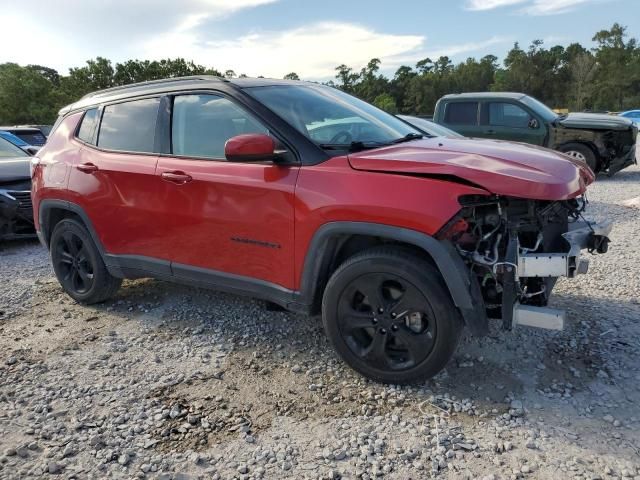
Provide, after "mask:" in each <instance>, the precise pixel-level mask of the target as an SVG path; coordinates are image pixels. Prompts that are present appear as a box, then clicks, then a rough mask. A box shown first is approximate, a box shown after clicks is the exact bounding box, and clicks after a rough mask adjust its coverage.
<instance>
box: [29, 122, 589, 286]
mask: <svg viewBox="0 0 640 480" xmlns="http://www.w3.org/2000/svg"><path fill="white" fill-rule="evenodd" d="M79 118H80V115H79V114H73V115H71V116H69V117H67V118H66V119H65V120H64V121H63V122H62V124H61V125H60V127H59V128H58V129H57V130H56V131H55V132H54V134H53V135H52V136H51V138H50V139H49V141H48V142H47V144H46V146H45V147H44V148H43V149H42V150H41V151H40V154H39V157H40V158H41V159H42V161H41V163H40V164H39V165H37V166H36V167H35V170H34V182H33V200H34V206H35V213H36V225H38V228H39V223H38V222H39V220H38V215H37V213H38V206H39V203H40V201H41V200H42V199H45V198H53V199H61V200H68V201H70V202H73V203H75V204H77V205H79V206H80V207H82V208H83V209H84V211H85V212H86V213H87V214H88V216H89V218H90V219H91V221H92V222H93V225H94V227H95V229H96V231H97V234H98V236H99V237H100V240H101V242H102V244H103V245H104V247H105V250H106V251H107V252H108V253H112V254H119V255H142V256H146V257H155V258H158V259H164V260H169V261H172V262H175V263H181V264H187V265H192V266H195V267H201V268H206V269H213V270H218V271H223V272H227V273H232V274H237V275H243V276H248V277H253V278H257V279H261V280H265V281H268V282H272V283H275V284H278V285H281V286H282V287H285V288H289V289H298V288H299V287H300V279H301V275H302V268H303V263H304V260H305V257H306V255H307V250H308V248H309V245H310V242H311V239H312V237H313V235H314V233H315V232H316V231H317V230H318V228H320V227H321V226H322V225H324V224H326V223H328V222H333V221H362V222H373V223H380V224H385V225H392V226H398V227H404V228H409V229H413V230H416V231H419V232H423V233H425V234H428V235H434V234H435V233H436V232H437V231H438V230H439V229H440V228H441V227H442V226H443V225H444V224H446V222H447V221H449V219H451V218H452V217H453V216H454V215H455V214H456V213H457V211H458V210H459V209H460V205H459V203H458V197H459V196H461V195H468V194H476V195H486V194H489V193H495V194H500V195H511V196H515V197H521V198H537V199H544V200H560V199H566V198H569V197H574V196H577V195H579V194H581V193H582V192H584V190H585V187H586V185H588V184H589V183H591V182H592V181H593V175H592V173H591V172H590V171H589V170H588V168H586V167H583V166H581V165H579V164H577V163H575V162H574V161H572V160H570V159H569V158H568V157H565V156H564V155H561V154H558V153H555V152H551V151H549V150H543V149H536V148H532V147H528V146H523V145H514V144H508V143H504V142H491V141H473V140H454V139H443V138H436V139H428V140H422V141H414V142H410V143H407V144H401V145H397V146H393V147H387V148H381V149H376V150H371V151H366V152H362V153H357V154H353V155H350V156H349V157H348V158H347V157H336V158H333V159H331V160H327V161H326V162H323V163H321V164H319V165H315V166H304V167H298V166H280V165H277V164H274V163H267V162H263V163H240V162H226V161H213V160H202V159H187V158H175V157H170V156H160V157H159V156H157V155H138V154H128V153H115V152H106V151H101V150H99V149H97V148H95V147H92V146H89V145H84V144H82V143H81V142H79V141H78V140H76V139H75V138H73V132H74V130H75V127H76V124H77V122H78V120H79ZM241 137H244V138H240V137H235V138H232V139H230V140H229V141H228V142H227V148H226V151H227V154H229V153H231V154H232V155H257V154H263V153H265V154H266V153H267V151H268V150H269V151H270V152H271V153H273V140H271V139H270V138H269V137H267V138H269V140H270V143H269V144H267V141H266V139H265V138H264V136H260V135H250V136H246V135H245V136H241ZM398 173H401V174H403V175H398ZM411 174H418V175H411ZM420 175H422V176H420ZM438 176H441V177H440V178H438ZM451 176H455V177H459V178H461V179H464V180H466V181H467V182H469V184H464V183H461V182H455V181H451ZM473 184H474V185H477V187H474V186H472V185H473ZM243 240H251V241H254V243H251V242H246V241H245V242H243ZM256 242H257V243H259V244H256Z"/></svg>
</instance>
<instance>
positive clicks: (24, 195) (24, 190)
mask: <svg viewBox="0 0 640 480" xmlns="http://www.w3.org/2000/svg"><path fill="white" fill-rule="evenodd" d="M34 236H35V228H34V224H33V207H32V204H31V182H30V180H27V181H24V180H23V181H17V182H6V183H0V240H13V239H19V238H32V237H34Z"/></svg>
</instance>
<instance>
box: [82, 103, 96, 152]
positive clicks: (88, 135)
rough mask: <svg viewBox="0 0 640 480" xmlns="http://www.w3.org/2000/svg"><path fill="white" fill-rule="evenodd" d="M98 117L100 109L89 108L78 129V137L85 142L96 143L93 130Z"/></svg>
mask: <svg viewBox="0 0 640 480" xmlns="http://www.w3.org/2000/svg"><path fill="white" fill-rule="evenodd" d="M97 118H98V109H97V108H92V109H91V110H87V111H86V112H85V114H84V117H82V123H81V124H80V128H79V129H78V138H79V139H80V140H82V141H83V142H87V143H94V142H93V131H94V129H95V127H96V119H97Z"/></svg>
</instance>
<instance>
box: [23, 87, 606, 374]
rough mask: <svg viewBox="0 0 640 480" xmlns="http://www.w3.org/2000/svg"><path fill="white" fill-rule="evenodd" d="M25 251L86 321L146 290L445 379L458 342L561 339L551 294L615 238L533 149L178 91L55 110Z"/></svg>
mask: <svg viewBox="0 0 640 480" xmlns="http://www.w3.org/2000/svg"><path fill="white" fill-rule="evenodd" d="M32 163H33V172H32V173H33V175H32V177H33V192H32V196H33V205H34V212H35V223H36V227H37V230H38V235H39V237H40V239H41V241H42V243H43V244H44V245H46V246H47V247H48V248H49V250H50V253H51V260H52V262H53V267H54V270H55V273H56V276H57V278H58V280H59V281H60V284H61V285H62V287H63V289H64V290H65V291H66V292H67V293H68V294H69V295H70V296H71V297H73V298H74V299H75V300H77V301H78V302H82V303H95V302H101V301H104V300H106V299H108V298H109V297H111V296H113V295H114V294H115V293H116V291H117V290H118V288H119V287H120V284H121V281H122V279H123V278H139V277H154V278H159V279H163V280H170V281H175V282H180V283H189V284H193V285H197V286H203V287H212V288H216V289H221V290H226V291H230V292H233V293H239V294H247V295H250V296H253V297H257V298H262V299H265V300H267V301H269V302H272V303H275V304H278V305H280V306H282V307H284V308H286V309H288V310H290V311H294V312H302V313H306V314H310V315H315V314H318V313H321V314H322V319H323V323H324V327H325V330H326V333H327V335H328V337H329V338H330V340H331V341H332V342H333V344H334V346H335V349H336V350H337V352H338V353H339V354H340V356H341V357H342V358H343V359H344V360H345V361H346V362H347V363H348V364H349V365H350V366H351V367H353V368H354V369H355V370H357V371H358V372H360V373H362V374H363V375H366V376H367V377H370V378H373V379H376V380H378V381H383V382H391V383H406V382H412V381H416V380H420V379H425V378H428V377H430V376H433V375H435V374H436V373H437V372H438V371H440V370H441V369H442V368H443V367H444V366H445V364H446V363H447V361H448V360H449V358H450V357H451V355H452V354H453V352H454V350H455V347H456V344H457V342H458V339H459V337H460V333H461V331H462V329H463V327H465V326H466V327H467V328H469V330H470V331H471V332H472V333H474V334H476V335H483V334H485V333H486V332H487V331H488V319H490V318H495V319H501V321H502V323H503V325H504V327H505V328H507V329H511V328H513V327H515V326H517V325H529V326H537V327H543V328H554V329H560V328H562V327H563V322H564V314H563V312H561V311H558V310H555V309H552V308H549V307H547V302H548V299H549V296H550V293H551V290H552V288H553V286H554V283H555V281H556V279H557V278H558V277H561V276H567V277H573V276H575V275H576V274H578V273H584V272H586V269H587V265H588V261H587V260H586V259H585V258H584V256H583V255H582V254H581V250H583V249H588V250H589V251H590V252H592V253H593V252H600V253H604V252H605V251H606V249H607V243H608V239H607V235H608V234H609V231H610V229H611V226H610V224H608V223H607V224H601V225H598V224H595V223H591V222H586V221H584V220H583V219H582V212H583V210H584V208H585V205H586V202H585V201H584V199H583V194H584V192H585V189H586V187H587V185H588V184H589V183H591V182H592V181H593V180H594V176H593V173H592V172H591V171H590V170H589V168H588V167H587V166H586V165H585V164H584V163H581V162H580V161H578V160H575V159H572V158H570V157H567V156H565V155H563V154H560V153H557V152H553V151H550V150H546V149H541V148H537V147H532V146H527V145H519V144H513V143H506V142H497V141H489V140H471V139H465V138H444V137H428V136H427V135H425V134H424V133H421V132H419V131H418V130H416V129H415V128H413V127H412V126H411V125H409V124H408V123H406V122H404V121H403V120H400V119H398V118H396V117H394V116H392V115H389V114H387V113H385V112H383V111H381V110H378V109H377V108H375V107H373V106H371V105H369V104H367V103H365V102H362V101H360V100H358V99H356V98H354V97H351V96H349V95H347V94H345V93H343V92H341V91H339V90H336V89H334V88H331V87H327V86H322V85H316V84H311V83H304V82H298V81H279V80H265V79H237V80H236V79H234V80H226V79H219V78H215V77H188V78H176V79H169V80H163V81H154V82H147V83H143V84H136V85H130V86H126V87H117V88H111V89H108V90H104V91H100V92H97V93H93V94H90V95H87V96H85V97H84V98H82V99H81V100H80V101H78V102H77V103H74V104H73V105H70V106H68V107H66V108H64V109H63V110H62V111H61V112H60V118H59V119H58V121H57V123H56V125H55V127H54V129H53V131H52V133H51V135H50V137H49V140H48V141H47V144H46V145H45V146H44V148H43V149H42V150H41V151H40V152H39V153H38V156H37V158H35V159H34V160H33V162H32Z"/></svg>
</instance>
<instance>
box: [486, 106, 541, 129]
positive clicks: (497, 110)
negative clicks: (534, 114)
mask: <svg viewBox="0 0 640 480" xmlns="http://www.w3.org/2000/svg"><path fill="white" fill-rule="evenodd" d="M529 120H531V115H529V113H528V112H527V111H526V110H524V109H522V108H520V107H519V106H518V105H514V104H512V103H490V104H489V125H494V126H502V127H512V128H527V127H528V126H529Z"/></svg>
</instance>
